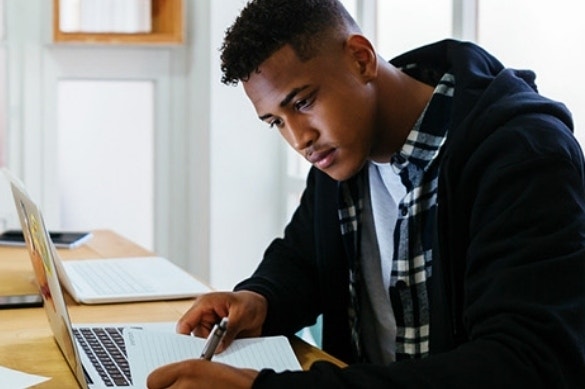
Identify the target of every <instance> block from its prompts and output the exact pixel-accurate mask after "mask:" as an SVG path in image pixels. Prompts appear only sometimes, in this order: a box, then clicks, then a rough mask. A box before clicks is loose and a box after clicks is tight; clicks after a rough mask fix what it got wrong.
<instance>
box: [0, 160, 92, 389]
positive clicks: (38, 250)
mask: <svg viewBox="0 0 585 389" xmlns="http://www.w3.org/2000/svg"><path fill="white" fill-rule="evenodd" d="M4 173H5V174H6V175H7V176H8V178H9V179H10V183H11V189H12V195H13V197H14V202H15V205H16V210H17V212H18V217H19V219H20V224H21V227H22V231H23V233H24V238H25V241H26V247H27V250H28V253H29V256H30V259H31V262H32V265H33V268H34V272H35V277H36V281H37V283H38V286H39V289H40V292H41V295H42V296H43V300H44V309H45V312H46V314H47V318H48V320H49V324H50V326H51V330H52V331H53V336H54V337H55V340H56V341H57V344H58V345H59V348H60V349H61V352H62V353H63V355H64V356H65V359H66V360H67V363H68V364H69V367H70V368H71V370H72V371H73V373H74V374H75V376H76V378H77V380H78V381H79V383H80V384H81V385H82V387H84V388H87V384H86V382H85V375H84V374H83V367H82V365H81V363H80V362H79V361H80V359H79V354H78V353H77V348H76V347H75V346H74V340H73V334H72V331H71V320H70V319H69V313H68V311H67V306H66V304H65V298H64V297H63V291H62V289H61V286H60V284H59V278H58V276H57V270H56V268H55V260H54V256H55V255H57V253H56V250H55V247H54V246H53V243H52V242H51V240H50V239H49V234H48V232H47V229H46V227H45V224H44V221H43V217H42V214H41V212H40V210H39V209H38V207H37V206H36V204H35V203H34V202H33V201H32V200H31V199H30V197H29V196H28V195H27V193H26V191H25V190H24V187H23V185H22V184H21V183H20V182H19V181H18V180H17V179H16V178H14V177H13V176H12V175H11V174H10V173H8V172H7V171H6V170H4Z"/></svg>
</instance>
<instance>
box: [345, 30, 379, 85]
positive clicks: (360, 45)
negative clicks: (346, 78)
mask: <svg viewBox="0 0 585 389" xmlns="http://www.w3.org/2000/svg"><path fill="white" fill-rule="evenodd" d="M346 50H347V53H348V54H349V56H350V59H351V61H352V62H353V63H354V65H355V66H356V67H357V70H358V71H359V74H360V75H361V76H362V77H363V78H364V81H366V82H369V81H371V80H372V79H374V78H376V76H377V74H378V56H377V55H376V51H375V50H374V46H373V45H372V43H371V42H370V41H369V40H368V39H367V38H366V37H364V36H363V35H357V34H356V35H350V36H349V37H348V38H347V40H346Z"/></svg>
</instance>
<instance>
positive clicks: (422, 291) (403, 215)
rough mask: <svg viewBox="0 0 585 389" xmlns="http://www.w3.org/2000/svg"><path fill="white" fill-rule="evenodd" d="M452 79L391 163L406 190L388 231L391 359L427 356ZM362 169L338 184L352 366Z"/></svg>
mask: <svg viewBox="0 0 585 389" xmlns="http://www.w3.org/2000/svg"><path fill="white" fill-rule="evenodd" d="M454 82H455V79H454V77H453V76H452V75H451V74H448V73H447V74H445V75H443V77H442V78H441V80H440V81H439V83H438V85H437V87H436V88H435V91H434V94H433V97H432V98H431V101H430V102H429V104H428V105H427V107H426V108H425V110H424V112H423V113H422V115H421V116H420V117H419V119H418V121H417V122H416V124H415V125H414V127H413V129H412V130H411V132H410V133H409V135H408V138H407V140H406V142H405V144H404V145H403V146H402V149H401V150H400V151H399V152H398V153H396V154H395V155H394V156H393V157H392V159H391V164H392V166H393V168H394V169H395V170H396V172H397V173H398V174H399V175H400V178H401V180H402V183H403V184H404V186H405V187H406V192H407V193H406V196H405V197H404V198H403V199H402V200H401V201H400V203H399V204H398V210H399V212H398V220H397V223H396V227H395V231H394V239H395V245H394V247H395V249H394V253H393V262H392V272H391V281H390V285H391V286H390V289H389V291H388V292H389V296H390V301H391V303H392V308H393V310H394V316H395V319H396V331H397V332H396V359H397V360H401V359H408V358H422V357H426V356H427V355H428V354H429V322H430V320H429V299H428V294H427V279H428V278H430V277H431V273H432V267H431V258H432V247H433V231H432V225H433V223H434V220H433V219H434V217H435V214H436V207H437V182H438V173H439V156H440V150H441V146H442V145H443V144H444V142H445V138H446V135H447V128H448V126H449V119H450V113H451V109H450V107H451V97H452V96H453V91H454ZM366 174H367V169H365V170H363V171H362V173H360V174H358V175H357V176H356V177H354V178H352V179H350V180H347V181H343V182H340V183H339V190H338V194H339V199H338V200H339V211H338V214H339V221H340V226H341V233H342V235H343V241H344V245H345V249H346V251H347V253H348V256H349V258H350V261H349V293H350V302H349V307H348V314H349V321H350V323H349V324H350V328H351V337H352V344H353V348H354V352H355V356H356V360H357V361H363V360H364V357H363V353H362V348H361V340H360V336H361V334H360V323H359V317H360V315H359V310H360V301H359V297H358V296H359V295H360V294H359V288H360V287H361V272H360V257H361V255H360V224H361V213H362V209H363V190H366V189H365V187H366V183H367V177H366V176H365V175H366Z"/></svg>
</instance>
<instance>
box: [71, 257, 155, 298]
mask: <svg viewBox="0 0 585 389" xmlns="http://www.w3.org/2000/svg"><path fill="white" fill-rule="evenodd" d="M72 267H73V268H74V269H75V271H77V272H78V273H79V274H81V275H82V276H83V278H84V280H85V281H86V282H87V283H88V284H89V286H90V287H91V288H92V289H93V290H94V291H95V292H97V293H99V294H100V295H102V296H103V295H110V294H123V293H149V292H153V291H154V288H153V287H152V286H149V285H144V283H141V282H140V280H139V279H137V278H136V277H134V275H133V274H131V273H130V272H128V271H126V270H125V269H124V268H123V267H122V266H120V265H118V264H116V263H114V261H112V262H111V263H107V266H106V265H104V263H92V262H91V261H87V262H85V263H78V264H74V266H72Z"/></svg>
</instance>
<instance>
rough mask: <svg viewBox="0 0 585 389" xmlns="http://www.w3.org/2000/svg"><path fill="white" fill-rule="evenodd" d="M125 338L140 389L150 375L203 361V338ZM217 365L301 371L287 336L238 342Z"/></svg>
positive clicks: (143, 334)
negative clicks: (164, 368)
mask: <svg viewBox="0 0 585 389" xmlns="http://www.w3.org/2000/svg"><path fill="white" fill-rule="evenodd" d="M124 336H125V338H126V347H127V349H128V360H129V362H130V370H131V371H132V377H133V381H134V385H136V386H137V387H146V378H147V377H148V374H150V372H152V371H153V370H154V369H156V368H157V367H159V366H162V365H166V364H168V363H172V362H178V361H182V360H185V359H193V358H199V356H200V355H201V350H202V349H203V345H204V344H205V339H203V338H198V337H193V336H187V335H180V334H169V333H162V332H154V331H144V330H135V329H125V330H124ZM213 361H216V362H222V363H225V364H228V365H232V366H235V367H241V368H251V369H256V370H260V369H264V368H269V369H273V370H275V371H277V372H279V371H284V370H301V366H300V364H299V361H298V360H297V358H296V356H295V354H294V351H293V349H292V347H291V345H290V343H289V341H288V339H287V338H286V337H284V336H270V337H261V338H246V339H236V340H235V341H234V342H233V343H232V344H231V345H230V347H228V349H227V350H225V351H223V352H222V353H220V354H216V355H214V357H213Z"/></svg>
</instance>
